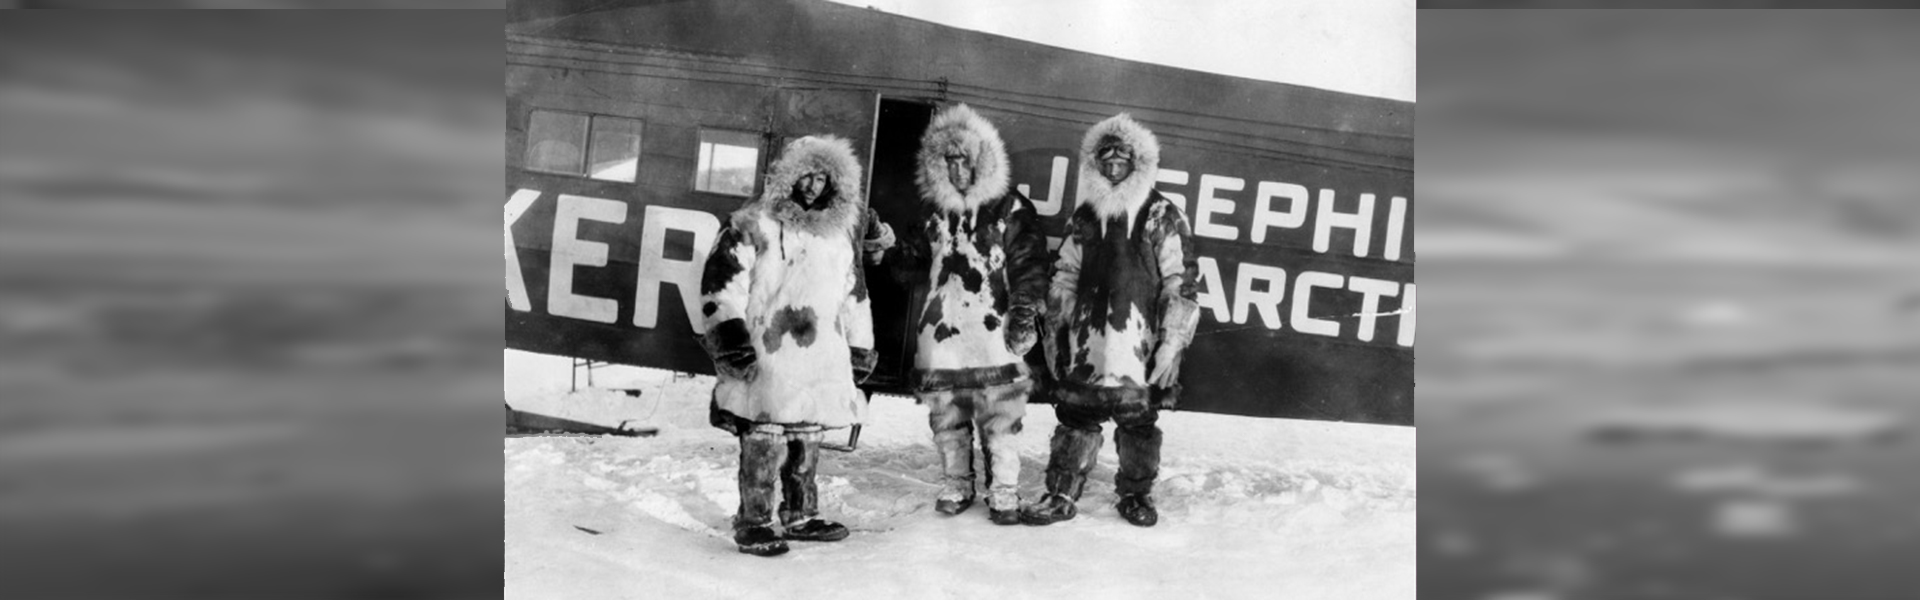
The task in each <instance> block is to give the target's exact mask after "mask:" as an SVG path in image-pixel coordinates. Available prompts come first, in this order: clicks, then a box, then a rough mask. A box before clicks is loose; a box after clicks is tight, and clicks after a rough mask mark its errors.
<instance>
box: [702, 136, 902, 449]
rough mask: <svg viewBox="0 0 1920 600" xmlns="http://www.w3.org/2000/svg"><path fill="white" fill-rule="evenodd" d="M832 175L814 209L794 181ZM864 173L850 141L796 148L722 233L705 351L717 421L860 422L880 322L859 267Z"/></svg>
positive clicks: (806, 141) (710, 287) (706, 294)
mask: <svg viewBox="0 0 1920 600" xmlns="http://www.w3.org/2000/svg"><path fill="white" fill-rule="evenodd" d="M808 173H825V174H827V175H828V177H829V178H830V181H831V184H830V187H829V189H828V191H827V192H826V194H823V198H824V199H823V200H822V201H821V202H822V203H821V204H819V205H818V206H816V207H814V208H807V207H803V206H801V205H800V204H799V203H797V202H795V201H794V200H793V197H792V195H793V187H794V183H795V182H796V181H798V180H799V179H800V178H801V177H803V176H805V175H806V174H808ZM862 181H864V180H863V179H862V178H861V173H860V164H859V162H858V161H857V160H856V159H855V158H854V154H853V148H852V146H851V145H849V144H848V143H847V141H846V140H844V139H841V138H838V137H833V136H819V137H813V136H810V137H803V138H800V139H796V140H794V141H792V142H791V143H789V144H787V147H786V148H785V149H784V150H783V151H782V152H781V154H780V157H779V159H778V160H776V161H775V163H774V165H773V167H772V168H771V170H770V172H769V173H768V176H767V182H766V187H765V191H764V192H763V193H762V194H761V195H760V198H759V199H758V200H756V201H754V202H751V203H749V204H747V205H746V206H744V207H742V208H740V209H739V210H738V211H735V212H734V213H733V214H732V215H731V217H730V218H729V219H728V221H727V224H726V225H725V226H724V227H722V228H721V230H720V234H719V235H718V240H717V241H716V242H715V244H714V248H713V251H712V253H711V254H710V255H709V256H708V259H707V264H706V270H705V273H704V274H703V275H702V277H701V282H700V301H701V313H702V320H701V324H702V327H701V330H702V332H703V335H702V336H701V344H702V346H704V347H705V348H706V349H707V352H708V353H709V355H711V356H712V357H713V359H714V368H715V371H716V373H717V375H718V382H717V383H716V384H715V385H714V389H713V411H712V413H713V414H712V416H713V424H714V425H715V426H716V427H720V428H722V429H726V430H728V431H731V432H734V433H736V434H738V433H744V431H743V430H744V429H746V428H759V427H766V426H770V425H771V426H779V428H782V429H784V430H785V431H790V432H796V431H818V430H823V429H834V428H840V427H846V426H849V425H854V424H857V423H860V422H862V421H863V420H864V419H865V416H866V407H867V404H866V399H865V395H864V394H863V393H862V392H861V391H860V390H859V388H857V387H855V385H856V383H857V381H856V379H857V378H864V377H865V376H866V373H868V372H870V371H871V370H872V368H873V364H874V354H873V350H872V348H873V323H872V316H871V313H870V312H869V310H868V305H867V290H866V282H865V279H864V277H865V275H864V270H863V268H862V266H861V264H860V254H861V252H860V241H861V234H862V232H863V231H865V230H866V228H867V223H866V219H867V215H868V211H867V207H866V200H865V196H864V195H863V194H862V193H861V191H860V183H861V182H862Z"/></svg>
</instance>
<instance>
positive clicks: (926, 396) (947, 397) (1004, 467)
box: [917, 380, 1033, 498]
mask: <svg viewBox="0 0 1920 600" xmlns="http://www.w3.org/2000/svg"><path fill="white" fill-rule="evenodd" d="M1032 391H1033V382H1032V381H1030V380H1029V381H1016V382H1013V383H1008V384H1002V385H995V386H988V387H985V388H966V389H954V390H945V391H938V392H921V393H919V394H917V395H918V396H919V398H920V402H921V403H923V404H926V405H927V425H928V426H929V427H930V428H932V429H933V447H934V449H935V450H936V451H938V452H939V453H940V465H941V484H942V488H943V489H942V491H941V494H942V495H943V496H946V495H955V496H961V497H966V498H972V497H973V496H974V493H975V489H974V470H973V438H974V435H973V434H974V430H975V429H978V430H979V432H980V453H981V454H982V455H983V456H984V463H985V464H984V465H983V466H984V467H985V468H984V469H983V470H984V471H985V472H986V481H985V485H984V487H985V489H986V491H987V493H988V494H998V495H1001V496H1006V497H1012V496H1014V495H1015V492H1016V490H1018V489H1019V487H1020V454H1019V451H1018V448H1016V446H1015V442H1014V439H1015V436H1018V435H1019V434H1020V420H1021V419H1024V418H1026V416H1027V395H1028V394H1029V393H1031V392H1032Z"/></svg>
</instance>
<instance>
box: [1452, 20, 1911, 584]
mask: <svg viewBox="0 0 1920 600" xmlns="http://www.w3.org/2000/svg"><path fill="white" fill-rule="evenodd" d="M1427 4H1428V3H1426V2H1422V5H1427ZM1420 29H1421V31H1420V33H1421V35H1420V47H1419V52H1420V67H1421V78H1420V97H1421V100H1422V106H1421V107H1420V115H1419V118H1420V121H1419V123H1420V127H1419V150H1418V164H1419V172H1418V176H1417V181H1418V189H1419V192H1420V194H1421V198H1420V202H1419V204H1418V210H1417V213H1416V216H1417V223H1418V225H1419V227H1420V228H1421V230H1420V232H1419V236H1418V238H1417V239H1418V240H1419V242H1418V249H1419V251H1420V255H1421V258H1422V259H1423V262H1422V263H1421V264H1420V267H1419V278H1420V284H1421V288H1422V290H1421V291H1422V292H1423V296H1422V298H1421V299H1422V301H1423V303H1424V306H1423V307H1424V308H1425V309H1426V310H1427V311H1428V312H1429V313H1432V314H1431V315H1429V318H1427V319H1424V320H1423V322H1422V324H1423V325H1425V326H1426V329H1425V330H1424V331H1422V332H1421V333H1422V334H1424V335H1425V338H1424V339H1423V340H1422V343H1423V344H1424V345H1423V347H1422V351H1421V352H1420V356H1419V359H1420V360H1419V362H1418V371H1417V377H1418V390H1417V396H1418V413H1419V424H1420V432H1421V447H1420V475H1421V483H1422V486H1423V487H1424V488H1425V489H1424V492H1425V493H1424V494H1423V496H1422V498H1421V505H1420V557H1419V560H1420V577H1421V580H1420V590H1421V597H1422V598H1489V599H1493V598H1497V599H1520V598H1526V599H1547V598H1556V599H1558V598H1568V599H1571V598H1702V599H1705V598H1744V599H1759V598H1780V599H1787V598H1908V597H1912V596H1913V595H1914V594H1915V591H1916V590H1920V570H1916V569H1914V568H1913V567H1912V565H1913V564H1914V560H1915V557H1920V501H1917V500H1920V443H1917V442H1920V441H1917V440H1915V439H1914V436H1913V428H1914V427H1915V425H1916V423H1920V60H1916V58H1917V57H1920V14H1916V13H1910V12H1901V11H1893V12H1872V11H1864V12H1863V11H1779V12H1745V11H1622V10H1615V11H1422V12H1421V15H1420Z"/></svg>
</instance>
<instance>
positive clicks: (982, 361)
mask: <svg viewBox="0 0 1920 600" xmlns="http://www.w3.org/2000/svg"><path fill="white" fill-rule="evenodd" d="M954 155H962V156H966V157H967V158H968V159H969V161H970V162H971V163H972V166H973V171H974V178H973V185H972V186H970V187H969V188H968V189H967V190H966V191H965V192H961V191H960V190H959V189H957V188H955V187H954V185H953V182H952V180H951V179H950V178H949V177H948V172H947V163H946V157H948V156H954ZM917 159H918V172H917V173H916V176H915V183H916V184H918V186H919V191H920V198H921V200H923V201H924V202H925V203H926V206H925V208H926V214H927V216H926V218H925V221H924V222H922V223H921V232H920V233H921V235H920V236H919V239H918V240H917V242H918V243H917V244H916V245H915V247H914V248H913V249H912V254H913V255H914V259H913V260H914V261H915V266H916V270H918V271H919V272H920V273H922V274H924V276H925V277H926V282H927V300H926V304H925V308H924V310H922V311H921V313H920V314H919V315H918V319H916V320H915V321H914V331H915V332H916V341H917V343H918V349H917V351H916V352H915V353H914V359H913V370H912V372H911V374H910V376H909V380H908V381H909V384H910V385H911V386H912V387H913V388H914V390H915V391H923V392H931V391H942V390H950V389H955V388H981V387H987V386H994V385H1001V384H1006V383H1012V382H1016V381H1023V380H1025V379H1027V378H1028V376H1029V373H1028V372H1027V366H1026V362H1025V361H1024V360H1022V359H1021V356H1020V355H1019V354H1016V353H1015V352H1016V350H1014V349H1012V348H1010V345H1011V344H1012V342H1009V339H1010V338H1022V337H1023V338H1024V340H1025V344H1026V345H1027V346H1029V347H1030V346H1032V345H1033V343H1034V341H1036V340H1037V337H1038V334H1039V332H1038V331H1037V330H1036V325H1035V322H1036V320H1037V318H1038V316H1039V315H1040V313H1041V312H1042V311H1044V310H1045V306H1046V293H1047V277H1048V270H1049V266H1048V261H1049V258H1048V256H1047V242H1046V237H1045V234H1043V233H1042V232H1041V230H1040V222H1039V215H1038V213H1036V212H1034V208H1033V202H1032V201H1030V200H1028V199H1027V198H1026V197H1025V196H1022V195H1021V194H1020V192H1018V191H1015V190H1013V189H1012V186H1011V180H1012V177H1011V173H1009V170H1008V163H1007V149H1006V145H1005V144H1004V143H1003V142H1002V141H1001V139H1000V132H999V131H998V130H997V129H995V128H994V126H993V124H992V123H989V122H988V121H987V120H986V119H984V118H982V117H981V116H980V115H979V114H977V113H975V112H974V111H973V109H971V108H968V107H967V105H965V104H956V105H953V106H949V107H947V108H945V109H942V110H941V111H940V112H939V113H938V114H936V115H934V117H933V120H932V122H931V123H930V124H929V125H928V126H927V131H926V133H925V134H924V135H922V136H921V139H920V151H919V153H918V155H917Z"/></svg>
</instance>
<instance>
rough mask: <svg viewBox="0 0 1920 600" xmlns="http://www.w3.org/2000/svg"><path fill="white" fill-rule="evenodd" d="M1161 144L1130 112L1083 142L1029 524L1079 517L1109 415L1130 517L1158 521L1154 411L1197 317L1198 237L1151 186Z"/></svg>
mask: <svg viewBox="0 0 1920 600" xmlns="http://www.w3.org/2000/svg"><path fill="white" fill-rule="evenodd" d="M1159 166H1160V144H1159V142H1158V140H1156V139H1155V138H1154V136H1153V132H1150V131H1148V130H1147V129H1146V128H1145V127H1141V126H1140V124H1139V123H1135V122H1134V121H1133V119H1132V118H1131V117H1129V116H1127V115H1125V114H1121V115H1117V116H1114V117H1113V118H1110V119H1107V120H1105V121H1101V122H1100V123H1098V124H1095V125H1094V126H1093V128H1092V129H1090V130H1088V131H1087V134H1086V136H1085V137H1084V138H1082V140H1081V143H1080V196H1079V199H1080V200H1079V206H1078V207H1077V208H1075V209H1074V211H1073V217H1072V218H1071V219H1070V220H1069V221H1068V232H1067V237H1066V238H1065V239H1064V240H1062V242H1061V244H1060V251H1059V258H1058V259H1056V262H1055V263H1054V275H1053V284H1052V286H1051V287H1050V289H1049V290H1048V297H1047V323H1049V330H1048V333H1049V334H1050V335H1048V336H1046V338H1045V340H1046V344H1047V347H1046V353H1047V358H1048V362H1049V364H1050V365H1051V366H1052V368H1053V369H1054V375H1055V377H1056V378H1057V381H1058V385H1057V386H1056V389H1055V390H1054V395H1055V399H1056V400H1058V403H1057V404H1056V405H1055V407H1054V414H1055V415H1056V416H1058V417H1059V420H1060V425H1059V426H1058V427H1056V428H1055V429H1054V431H1053V440H1052V442H1051V446H1052V448H1051V456H1050V457H1049V458H1048V461H1047V477H1046V482H1047V495H1046V496H1045V497H1043V498H1042V499H1041V500H1040V501H1039V502H1037V503H1035V504H1033V505H1032V506H1029V507H1027V508H1026V509H1025V510H1023V511H1022V515H1021V516H1022V519H1023V520H1025V521H1026V522H1027V523H1028V524H1030V525H1046V524H1049V523H1054V522H1057V521H1063V520H1066V519H1071V518H1073V517H1074V514H1075V512H1076V509H1075V507H1074V503H1075V502H1076V501H1078V500H1079V499H1080V493H1081V491H1082V489H1083V488H1084V487H1085V485H1086V482H1087V473H1088V472H1089V471H1091V470H1092V468H1093V465H1094V460H1095V458H1096V456H1097V455H1098V454H1099V451H1100V444H1101V436H1100V424H1101V423H1102V422H1105V421H1106V420H1108V419H1112V420H1113V423H1114V433H1113V439H1114V444H1115V446H1116V451H1117V452H1118V454H1119V457H1120V469H1119V471H1118V472H1117V473H1116V474H1115V475H1114V488H1115V491H1116V492H1118V493H1119V495H1120V502H1119V504H1118V508H1119V512H1120V515H1121V516H1122V517H1124V518H1125V519H1126V520H1127V522H1129V523H1132V524H1134V525H1139V526H1142V527H1151V526H1153V524H1154V523H1156V522H1158V521H1159V514H1158V511H1157V510H1156V509H1155V508H1154V506H1153V501H1152V498H1151V496H1150V495H1149V494H1150V493H1151V492H1152V491H1153V481H1154V479H1155V478H1156V477H1158V476H1159V469H1160V428H1159V427H1158V426H1157V425H1155V422H1156V421H1157V420H1158V419H1159V410H1161V409H1166V408H1172V407H1173V406H1174V404H1175V403H1176V402H1178V399H1179V393H1180V384H1179V376H1180V360H1181V357H1182V356H1183V355H1184V354H1185V352H1186V348H1187V344H1188V343H1189V342H1190V341H1191V340H1192V339H1193V330H1194V327H1195V326H1196V325H1198V323H1199V314H1200V313H1199V304H1198V303H1197V302H1196V300H1195V298H1196V296H1197V293H1198V290H1197V288H1196V284H1197V281H1198V268H1197V266H1196V262H1195V258H1196V257H1195V255H1194V252H1193V236H1192V234H1191V231H1190V230H1189V228H1188V225H1187V218H1186V215H1185V214H1183V213H1182V212H1181V210H1180V205H1178V204H1175V203H1173V202H1172V201H1171V200H1168V199H1167V198H1166V196H1162V195H1161V194H1160V193H1159V192H1157V191H1155V190H1154V189H1153V184H1154V181H1155V178H1156V177H1157V176H1158V174H1159V173H1158V171H1159Z"/></svg>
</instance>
